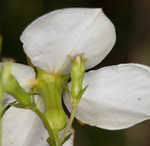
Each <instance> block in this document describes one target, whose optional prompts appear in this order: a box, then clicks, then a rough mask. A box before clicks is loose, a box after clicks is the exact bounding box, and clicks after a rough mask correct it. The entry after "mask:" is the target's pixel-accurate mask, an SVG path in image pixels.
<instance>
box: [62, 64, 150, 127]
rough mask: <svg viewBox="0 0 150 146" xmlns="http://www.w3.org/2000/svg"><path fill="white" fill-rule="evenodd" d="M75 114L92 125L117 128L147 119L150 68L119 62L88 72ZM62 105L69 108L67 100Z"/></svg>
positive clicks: (148, 111) (149, 105) (66, 98)
mask: <svg viewBox="0 0 150 146" xmlns="http://www.w3.org/2000/svg"><path fill="white" fill-rule="evenodd" d="M83 85H84V86H85V85H88V88H87V90H86V92H85V94H84V95H83V97H82V98H81V101H80V103H79V106H78V110H77V112H76V117H77V118H78V119H79V120H81V121H83V122H84V123H87V124H89V125H92V126H96V127H100V128H104V129H109V130H118V129H124V128H128V127H131V126H133V125H135V124H137V123H139V122H142V121H144V120H147V119H150V67H148V66H145V65H139V64H120V65H114V66H109V67H104V68H101V69H99V70H95V71H90V72H88V73H86V74H85V78H84V83H83ZM64 101H65V104H66V105H67V107H68V109H69V110H71V106H70V103H69V99H68V97H67V96H65V98H64Z"/></svg>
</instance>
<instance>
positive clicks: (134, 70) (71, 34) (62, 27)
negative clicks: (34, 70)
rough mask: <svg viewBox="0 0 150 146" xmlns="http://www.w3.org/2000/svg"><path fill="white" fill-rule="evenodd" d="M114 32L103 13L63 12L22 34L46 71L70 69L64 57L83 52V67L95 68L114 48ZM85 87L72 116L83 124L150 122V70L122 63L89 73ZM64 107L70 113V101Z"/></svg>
mask: <svg viewBox="0 0 150 146" xmlns="http://www.w3.org/2000/svg"><path fill="white" fill-rule="evenodd" d="M115 38H116V36H115V28H114V26H113V24H112V23H111V22H110V20H109V19H108V18H107V17H106V16H105V15H104V13H103V11H102V10H101V9H83V8H80V9H79V8H78V9H74V8H71V9H62V10H57V11H54V12H51V13H48V14H46V15H44V16H42V17H40V18H38V19H37V20H35V21H34V22H33V23H32V24H30V25H29V26H28V27H27V28H26V29H25V31H24V32H23V34H22V36H21V40H22V42H23V46H24V48H25V52H26V54H27V55H28V56H29V57H30V59H31V61H32V63H33V64H34V65H35V66H38V67H40V68H42V69H44V70H46V71H48V72H52V71H58V70H59V69H60V68H61V67H62V66H65V67H68V64H69V63H68V61H66V60H67V59H68V58H67V55H68V54H69V55H73V56H75V55H77V54H80V53H83V54H84V56H85V57H86V58H87V59H88V61H87V64H86V69H88V68H91V67H93V66H95V65H96V64H98V63H99V62H100V61H101V60H103V58H104V57H105V56H106V55H107V54H108V53H109V51H110V50H111V49H112V47H113V45H114V42H115ZM87 84H88V85H89V87H88V88H87V90H86V92H85V94H84V96H83V98H82V99H81V102H80V103H79V107H78V110H77V113H76V117H77V118H78V119H80V120H81V121H83V122H85V123H87V124H90V125H93V126H97V127H101V128H105V129H111V130H115V129H123V128H128V127H130V126H133V125H134V124H137V123H139V122H141V121H144V120H146V119H149V115H150V114H149V111H150V98H149V97H150V90H149V88H150V72H149V67H147V66H144V65H138V64H124V65H117V66H111V67H106V68H102V69H99V70H97V71H91V72H88V73H87V74H86V75H85V79H84V85H87ZM65 103H66V105H67V107H68V108H69V110H71V108H70V105H69V101H68V99H67V98H65Z"/></svg>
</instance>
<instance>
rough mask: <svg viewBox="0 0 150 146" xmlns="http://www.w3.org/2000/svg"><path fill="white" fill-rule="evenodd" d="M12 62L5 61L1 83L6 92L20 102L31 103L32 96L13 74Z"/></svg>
mask: <svg viewBox="0 0 150 146" xmlns="http://www.w3.org/2000/svg"><path fill="white" fill-rule="evenodd" d="M11 66H12V63H11V62H4V63H3V65H2V72H1V83H2V86H3V90H4V92H7V93H8V94H10V95H12V96H13V97H14V98H15V99H16V100H17V101H18V102H20V103H21V104H22V105H24V106H26V105H29V104H31V99H30V96H29V95H28V94H27V93H26V92H25V91H24V89H23V88H22V87H21V86H20V85H19V83H18V82H17V80H16V79H15V77H14V76H13V75H12V74H11Z"/></svg>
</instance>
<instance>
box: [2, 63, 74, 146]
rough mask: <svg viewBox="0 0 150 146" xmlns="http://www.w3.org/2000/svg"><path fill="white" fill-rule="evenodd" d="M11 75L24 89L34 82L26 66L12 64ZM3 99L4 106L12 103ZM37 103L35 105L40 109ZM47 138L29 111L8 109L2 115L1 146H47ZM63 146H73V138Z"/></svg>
mask: <svg viewBox="0 0 150 146" xmlns="http://www.w3.org/2000/svg"><path fill="white" fill-rule="evenodd" d="M0 70H1V63H0ZM11 73H12V75H13V76H14V77H15V78H16V79H17V81H18V82H19V84H20V85H21V86H22V87H24V88H25V87H29V83H30V82H31V81H33V80H35V72H34V70H33V69H32V68H31V67H29V66H26V65H21V64H16V63H13V65H12V70H11ZM25 89H27V88H25ZM3 98H4V103H5V104H8V103H11V102H12V101H14V99H13V98H12V97H11V96H9V95H7V94H5V95H4V97H3ZM39 101H40V100H38V101H37V104H38V105H39V106H40V107H42V106H41V105H40V104H41V103H40V102H39ZM48 137H49V136H48V133H47V131H46V130H45V128H44V126H43V124H42V122H41V120H40V119H39V117H38V116H37V115H36V114H35V113H34V112H32V111H31V110H26V109H20V108H16V107H10V108H9V109H8V110H7V111H6V113H5V114H4V117H3V125H2V146H49V145H48V143H47V138H48ZM63 146H73V137H71V138H70V139H69V140H68V141H66V143H65V144H64V145H63Z"/></svg>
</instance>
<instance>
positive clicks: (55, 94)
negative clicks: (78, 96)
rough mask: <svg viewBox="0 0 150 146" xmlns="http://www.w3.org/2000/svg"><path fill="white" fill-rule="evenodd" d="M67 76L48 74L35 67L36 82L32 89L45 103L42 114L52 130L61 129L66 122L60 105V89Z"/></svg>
mask: <svg viewBox="0 0 150 146" xmlns="http://www.w3.org/2000/svg"><path fill="white" fill-rule="evenodd" d="M67 79H68V77H67V76H61V75H58V74H48V73H46V72H45V71H43V70H40V69H37V83H36V85H35V87H34V90H35V91H36V92H38V93H39V94H40V95H41V97H42V98H43V101H44V104H45V112H44V116H45V117H46V119H47V121H48V123H49V125H50V126H51V128H52V129H54V130H58V131H59V130H61V129H63V128H64V126H65V124H66V120H67V117H66V114H65V112H64V110H63V107H62V101H61V100H62V91H63V88H64V86H65V85H66V82H67Z"/></svg>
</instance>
